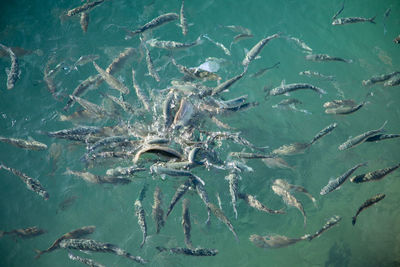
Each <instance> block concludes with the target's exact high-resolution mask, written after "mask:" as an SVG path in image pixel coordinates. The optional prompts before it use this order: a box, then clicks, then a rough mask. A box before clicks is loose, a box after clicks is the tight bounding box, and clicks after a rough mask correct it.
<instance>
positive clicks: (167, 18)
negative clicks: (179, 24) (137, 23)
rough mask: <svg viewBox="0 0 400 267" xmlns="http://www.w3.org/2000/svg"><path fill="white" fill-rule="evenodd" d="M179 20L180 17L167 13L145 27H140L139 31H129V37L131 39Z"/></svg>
mask: <svg viewBox="0 0 400 267" xmlns="http://www.w3.org/2000/svg"><path fill="white" fill-rule="evenodd" d="M178 18H179V15H178V14H176V13H167V14H162V15H160V16H158V17H156V18H154V19H152V20H151V21H149V22H148V23H146V24H145V25H143V26H141V27H139V28H138V29H137V30H135V31H129V32H128V35H129V36H130V37H133V36H134V35H136V34H139V33H144V32H145V31H148V30H150V29H155V28H157V27H159V26H161V25H163V24H165V23H168V22H171V21H174V20H176V19H178Z"/></svg>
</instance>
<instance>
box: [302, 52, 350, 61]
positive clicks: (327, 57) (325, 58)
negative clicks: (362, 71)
mask: <svg viewBox="0 0 400 267" xmlns="http://www.w3.org/2000/svg"><path fill="white" fill-rule="evenodd" d="M306 59H307V60H311V61H317V62H318V61H340V62H346V63H352V62H353V60H351V59H343V58H340V57H333V56H330V55H327V54H310V55H307V56H306Z"/></svg>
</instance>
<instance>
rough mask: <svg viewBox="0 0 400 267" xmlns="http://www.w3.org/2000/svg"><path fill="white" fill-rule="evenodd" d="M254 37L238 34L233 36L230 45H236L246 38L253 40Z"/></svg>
mask: <svg viewBox="0 0 400 267" xmlns="http://www.w3.org/2000/svg"><path fill="white" fill-rule="evenodd" d="M253 37H254V35H253V34H248V33H239V34H238V35H235V36H234V37H233V41H232V43H237V42H239V41H240V40H244V39H248V38H253Z"/></svg>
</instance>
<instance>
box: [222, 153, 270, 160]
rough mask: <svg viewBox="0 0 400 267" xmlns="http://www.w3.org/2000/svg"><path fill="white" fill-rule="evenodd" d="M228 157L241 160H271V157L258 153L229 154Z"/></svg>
mask: <svg viewBox="0 0 400 267" xmlns="http://www.w3.org/2000/svg"><path fill="white" fill-rule="evenodd" d="M229 156H231V157H236V158H241V159H265V158H271V157H273V155H265V154H260V153H248V152H230V153H229Z"/></svg>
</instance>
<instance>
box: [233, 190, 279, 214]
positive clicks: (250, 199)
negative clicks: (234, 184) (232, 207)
mask: <svg viewBox="0 0 400 267" xmlns="http://www.w3.org/2000/svg"><path fill="white" fill-rule="evenodd" d="M238 197H239V198H240V199H242V200H244V201H245V202H246V203H247V204H248V205H249V206H250V207H252V208H255V209H257V210H259V211H263V212H267V213H270V214H285V213H286V212H285V211H284V210H283V209H280V210H273V209H270V208H268V207H267V206H265V205H264V204H262V203H261V202H260V201H258V200H257V199H256V198H255V197H254V196H252V195H249V194H246V193H238Z"/></svg>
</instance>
